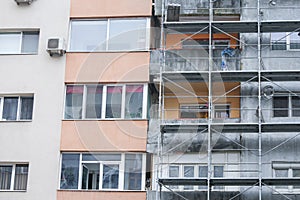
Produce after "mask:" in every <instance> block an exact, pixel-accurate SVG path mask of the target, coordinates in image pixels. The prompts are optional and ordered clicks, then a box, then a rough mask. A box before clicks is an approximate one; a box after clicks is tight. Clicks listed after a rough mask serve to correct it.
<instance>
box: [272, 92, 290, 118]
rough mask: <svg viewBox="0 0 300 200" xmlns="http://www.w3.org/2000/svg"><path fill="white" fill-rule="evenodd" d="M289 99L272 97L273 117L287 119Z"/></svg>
mask: <svg viewBox="0 0 300 200" xmlns="http://www.w3.org/2000/svg"><path fill="white" fill-rule="evenodd" d="M288 108H289V98H288V97H273V116H274V117H288V114H289V109H288Z"/></svg>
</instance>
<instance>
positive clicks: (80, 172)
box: [77, 153, 82, 190]
mask: <svg viewBox="0 0 300 200" xmlns="http://www.w3.org/2000/svg"><path fill="white" fill-rule="evenodd" d="M81 187H82V153H81V154H79V172H78V188H77V189H78V190H80V189H81Z"/></svg>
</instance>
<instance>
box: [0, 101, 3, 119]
mask: <svg viewBox="0 0 300 200" xmlns="http://www.w3.org/2000/svg"><path fill="white" fill-rule="evenodd" d="M3 105H4V98H3V97H0V120H2V119H3V118H2V117H3Z"/></svg>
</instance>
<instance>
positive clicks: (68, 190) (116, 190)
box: [57, 189, 146, 192]
mask: <svg viewBox="0 0 300 200" xmlns="http://www.w3.org/2000/svg"><path fill="white" fill-rule="evenodd" d="M57 191H67V192H146V190H118V189H111V190H109V189H107V190H77V189H57Z"/></svg>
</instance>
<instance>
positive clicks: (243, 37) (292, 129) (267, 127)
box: [150, 0, 300, 200]
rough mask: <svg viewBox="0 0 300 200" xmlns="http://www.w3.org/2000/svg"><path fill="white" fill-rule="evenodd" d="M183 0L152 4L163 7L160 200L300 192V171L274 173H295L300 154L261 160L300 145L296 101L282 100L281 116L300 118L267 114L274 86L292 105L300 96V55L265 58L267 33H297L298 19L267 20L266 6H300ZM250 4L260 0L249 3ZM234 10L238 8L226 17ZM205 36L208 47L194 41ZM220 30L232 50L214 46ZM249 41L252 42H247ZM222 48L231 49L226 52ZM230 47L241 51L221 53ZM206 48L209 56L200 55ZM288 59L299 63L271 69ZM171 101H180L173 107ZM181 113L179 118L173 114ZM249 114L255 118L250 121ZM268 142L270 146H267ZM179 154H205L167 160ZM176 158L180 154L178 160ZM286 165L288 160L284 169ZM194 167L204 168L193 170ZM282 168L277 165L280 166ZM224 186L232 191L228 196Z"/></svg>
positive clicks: (157, 177)
mask: <svg viewBox="0 0 300 200" xmlns="http://www.w3.org/2000/svg"><path fill="white" fill-rule="evenodd" d="M291 1H292V0H291ZM182 2H187V1H178V0H177V1H176V0H173V1H172V0H161V1H156V2H155V7H156V9H161V10H159V11H157V12H158V15H159V17H160V22H161V24H160V31H161V32H160V37H161V38H160V48H159V59H158V60H159V70H158V72H157V73H154V74H152V76H153V77H154V78H153V79H154V80H156V82H155V83H154V84H155V85H156V86H157V88H158V89H157V92H158V103H159V109H158V110H159V114H158V115H159V116H158V119H159V129H160V133H159V134H158V137H157V144H156V147H157V151H156V152H155V154H156V160H155V159H154V162H155V163H154V166H155V167H154V168H155V177H154V179H155V181H154V186H153V187H154V190H156V195H155V199H156V200H162V199H164V197H165V196H164V193H165V192H166V191H168V192H170V193H172V194H173V195H175V196H176V198H178V199H195V198H196V197H194V198H190V197H189V196H188V195H186V194H187V193H188V192H189V193H192V192H196V191H198V192H200V193H201V192H202V193H201V194H200V195H202V196H201V197H203V195H204V196H206V198H207V199H208V200H210V199H259V200H261V199H276V198H278V199H279V198H285V199H296V198H299V195H300V194H299V193H298V194H297V191H296V189H294V188H299V186H300V176H298V175H297V174H296V175H295V176H292V177H290V176H289V177H285V176H280V175H278V176H277V174H276V173H277V172H278V173H279V171H280V170H286V169H288V174H290V173H291V172H290V169H291V167H290V166H291V165H293V166H296V167H294V169H298V168H299V169H300V159H297V158H296V157H297V156H296V155H294V159H290V158H288V159H284V155H281V156H282V159H279V158H277V159H275V160H272V159H269V158H268V159H265V158H266V157H267V156H269V155H270V154H271V153H272V152H275V151H276V155H277V154H278V152H277V151H278V149H280V148H282V147H283V146H285V145H288V144H289V143H290V142H293V145H294V146H297V145H299V144H300V140H299V135H300V123H299V121H300V118H297V117H298V114H297V109H298V108H295V109H296V111H293V110H291V107H289V108H277V107H276V109H278V111H279V112H278V113H280V111H282V110H285V109H287V112H288V113H289V114H288V116H290V115H293V113H294V112H295V113H294V114H295V116H297V117H296V118H293V119H292V120H291V118H286V119H283V118H280V119H274V118H272V117H270V114H266V113H270V112H273V115H275V114H274V113H275V112H276V111H274V103H270V102H271V101H272V99H274V91H284V93H285V94H286V93H287V94H288V95H289V96H291V97H289V98H290V99H289V101H290V102H291V101H293V100H291V99H293V98H294V97H295V98H297V99H298V98H299V97H300V95H299V93H297V92H296V91H297V89H298V91H300V86H297V84H296V83H298V82H299V80H300V78H299V77H300V66H297V61H300V60H299V59H298V57H299V53H298V54H297V52H292V55H290V56H273V57H272V55H263V52H264V50H265V49H266V48H272V47H270V44H266V42H265V41H264V39H265V38H264V35H263V34H266V33H267V34H271V33H278V32H288V34H286V35H285V36H284V37H283V38H279V39H278V41H282V39H285V38H286V37H289V36H290V35H291V34H292V33H298V32H299V30H300V20H297V19H294V17H292V19H289V16H288V15H286V16H284V17H283V19H276V20H271V19H270V18H269V15H271V14H270V13H271V12H277V11H278V9H282V10H292V11H291V12H295V10H296V11H297V9H298V11H299V10H300V7H299V5H297V6H298V7H297V6H288V5H284V6H282V7H278V6H279V5H278V4H279V3H277V5H276V1H269V0H268V1H267V0H264V1H263V0H256V1H250V2H252V5H251V6H248V7H247V6H244V7H243V6H242V5H245V2H247V1H241V2H240V1H230V2H234V4H235V6H236V2H240V3H239V4H238V6H237V7H230V6H229V7H228V6H227V7H226V6H225V8H224V7H222V5H220V4H221V3H220V4H218V2H223V1H218V0H217V1H216V0H209V1H198V2H199V3H201V5H200V4H197V5H198V6H197V7H196V9H194V8H191V6H190V5H189V4H188V3H186V4H185V3H182ZM248 2H249V1H248ZM253 2H255V4H256V5H253V4H254V3H253ZM205 3H206V4H205ZM158 4H160V5H158ZM204 4H205V6H203V5H204ZM199 5H200V6H199ZM223 6H224V5H223ZM276 6H277V7H276ZM184 9H186V10H187V11H186V10H184ZM247 9H248V10H247ZM276 9H277V11H276ZM269 10H271V11H270V13H269ZM196 12H198V14H199V12H200V13H201V14H200V15H201V16H200V17H199V16H198V17H197V16H196V14H195V13H196ZM230 13H231V14H232V13H233V14H234V15H233V16H230V17H229V18H228V17H226V16H228V15H229V14H230ZM268 13H269V14H268ZM295 13H297V12H295ZM247 16H250V17H249V18H247ZM281 17H282V16H281ZM285 17H286V18H285ZM172 34H173V35H183V37H182V38H181V39H180V41H179V42H177V43H176V42H173V43H172V44H169V43H168V40H170V37H169V36H170V35H172ZM201 34H202V35H206V36H207V38H205V39H206V40H203V41H205V44H204V45H203V44H202V43H201V41H200V42H199V41H196V42H195V41H190V39H191V40H192V39H193V38H195V36H197V35H201ZM219 35H222V36H223V38H222V39H223V40H224V38H226V39H227V40H230V44H229V46H230V47H229V48H228V44H226V43H224V41H223V40H221V42H220V44H219V47H220V48H219V49H217V47H218V46H217V45H216V42H215V37H217V36H219ZM249 38H250V39H249ZM202 39H203V38H202ZM251 39H252V41H253V40H254V41H256V43H251V42H250V43H249V42H248V41H250V40H251ZM184 42H186V45H187V48H186V49H182V46H183V45H184ZM189 42H190V43H193V44H192V45H191V44H190V43H189ZM222 42H223V43H222ZM279 43H280V42H279ZM193 45H194V46H193ZM274 45H282V43H280V44H277V41H275V42H274ZM195 46H196V47H199V46H200V47H201V49H196V48H194V47H195ZM275 47H276V46H275ZM216 49H217V50H218V51H217V50H216ZM220 49H221V50H220ZM224 50H229V51H230V52H225V53H224ZM232 51H234V53H235V55H225V54H226V53H227V54H230V53H232ZM247 51H248V52H252V55H250V54H247ZM201 52H202V53H201ZM203 52H205V53H207V55H205V54H204V55H203ZM215 52H217V53H215ZM241 52H242V53H241ZM253 53H254V54H253ZM288 59H289V60H292V62H294V64H295V66H293V67H292V68H291V69H289V70H282V69H281V68H280V66H279V67H278V68H276V67H274V69H273V68H272V67H270V66H272V65H274V63H275V64H276V63H277V64H278V63H279V62H281V61H282V60H283V61H284V60H288ZM273 60H279V61H273ZM224 62H225V64H224ZM284 62H286V61H284ZM278 65H279V64H278ZM187 66H188V67H187ZM224 66H225V67H224ZM220 83H222V84H220ZM199 88H201V89H199ZM237 91H238V92H237ZM249 91H250V92H249ZM279 93H280V92H277V94H279ZM279 96H280V95H279ZM174 99H176V101H177V103H178V104H179V106H177V107H176V106H170V105H169V104H171V103H172V102H174V101H175V100H174ZM191 102H192V103H191ZM228 102H231V105H228ZM233 102H236V103H233ZM295 102H296V101H295ZM233 104H236V105H233ZM246 105H247V107H246ZM296 107H297V106H296ZM176 113H177V117H173V116H175V115H176ZM178 113H179V114H178ZM249 113H251V116H253V117H252V118H249V116H248V115H249ZM291 113H292V114H291ZM279 115H280V114H279ZM273 117H274V116H273ZM150 128H151V127H150ZM168 135H169V136H168ZM195 138H196V139H195ZM270 138H271V139H270ZM190 141H196V142H194V143H193V147H190V146H187V145H185V144H186V143H189V142H190ZM270 141H272V142H273V143H274V144H273V143H272V144H270ZM195 143H201V144H195ZM266 144H267V145H269V146H268V148H266V147H265V145H266ZM193 148H194V149H193ZM191 149H192V150H191ZM286 150H287V151H288V150H289V149H288V148H286ZM178 152H181V153H182V154H188V153H187V152H194V154H193V155H194V156H195V155H196V154H197V155H198V156H199V155H201V156H202V157H201V163H200V164H199V160H195V161H194V162H191V161H189V162H187V163H184V161H182V162H181V163H180V162H176V161H174V159H171V158H173V157H174V154H178ZM216 152H217V153H216ZM218 152H222V153H221V154H218ZM230 152H234V153H230ZM297 152H298V153H300V150H298V149H297V148H296V150H294V151H293V154H297ZM282 153H283V154H284V153H288V152H285V151H284V152H282ZM171 154H172V155H171ZM182 154H181V156H182ZM218 155H226V156H227V160H225V159H224V160H222V159H223V158H221V161H216V160H218V159H220V158H217V156H218ZM235 155H238V159H233V160H230V159H229V157H230V156H231V157H233V156H235ZM172 156H173V157H172ZM175 157H176V156H175ZM179 157H180V156H178V157H176V159H178V160H180V158H179ZM270 157H272V156H270ZM183 160H184V159H183ZM298 162H299V163H298ZM278 163H279V164H278ZM287 163H289V167H286V166H285V165H286V164H287ZM202 165H203V166H205V167H206V168H203V167H202ZM298 165H299V166H298ZM170 166H174V170H178V171H179V170H180V169H181V170H182V168H183V167H185V166H186V169H190V170H191V169H192V171H193V176H188V171H187V173H186V172H185V171H184V172H182V173H181V176H180V175H179V174H180V172H178V176H176V177H175V176H173V177H172V176H171V175H170V173H171V172H170ZM189 166H197V167H198V168H191V167H190V168H188V167H189ZM218 166H225V167H224V168H222V170H223V171H222V173H223V174H227V175H226V176H222V177H218V176H217V175H216V171H217V169H218V168H217V167H218ZM270 166H271V168H270ZM277 166H279V167H278V169H279V170H278V171H276V170H274V169H277V168H276V167H277ZM201 167H202V168H201ZM268 167H269V168H268ZM195 169H196V170H197V169H199V170H200V169H202V170H204V169H205V170H207V172H206V173H207V175H206V177H203V176H200V173H202V172H200V171H198V172H194V171H195ZM295 171H296V170H295ZM266 172H267V173H266ZM281 172H283V171H281ZM293 173H294V172H293ZM195 174H196V175H197V177H196V175H195ZM226 192H227V195H224V193H226ZM220 193H223V195H221V196H222V197H221V196H219V197H217V196H216V195H220ZM267 193H268V194H267ZM247 194H248V195H247ZM249 194H251V195H249ZM253 194H255V195H254V196H253ZM270 195H271V196H270ZM274 195H278V196H276V197H274ZM249 196H252V197H249ZM198 197H199V196H198ZM198 197H197V198H198Z"/></svg>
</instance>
